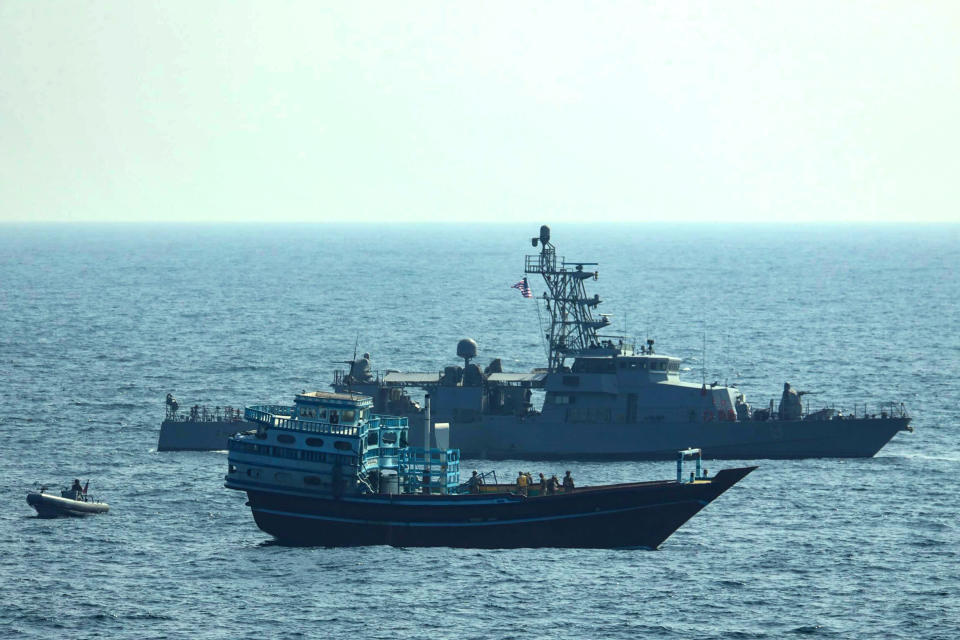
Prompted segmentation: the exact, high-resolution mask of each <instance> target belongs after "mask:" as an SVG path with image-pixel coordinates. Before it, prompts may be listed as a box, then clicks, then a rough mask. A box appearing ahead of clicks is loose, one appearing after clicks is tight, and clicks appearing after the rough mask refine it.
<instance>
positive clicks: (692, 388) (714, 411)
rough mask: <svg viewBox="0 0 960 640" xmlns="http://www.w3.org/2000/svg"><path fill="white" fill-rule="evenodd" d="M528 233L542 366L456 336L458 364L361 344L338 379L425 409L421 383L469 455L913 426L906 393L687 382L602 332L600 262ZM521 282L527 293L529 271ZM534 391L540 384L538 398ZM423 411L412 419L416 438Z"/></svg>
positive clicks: (378, 408) (638, 450)
mask: <svg viewBox="0 0 960 640" xmlns="http://www.w3.org/2000/svg"><path fill="white" fill-rule="evenodd" d="M532 244H533V246H534V247H537V246H539V248H540V252H539V254H535V255H528V256H527V257H526V264H525V273H526V274H529V275H540V276H542V277H543V279H544V281H545V282H546V286H547V291H546V292H545V293H544V295H543V302H544V305H545V307H546V310H547V312H548V314H549V317H550V327H549V329H548V330H547V332H546V339H547V345H548V349H549V354H548V358H549V361H548V363H547V367H546V368H544V369H535V370H533V371H531V372H529V373H505V372H503V370H502V366H501V362H500V360H499V359H496V360H493V361H492V362H491V363H490V364H489V365H488V366H487V367H486V368H484V369H481V368H480V366H479V365H477V364H475V363H474V362H471V361H472V360H473V359H474V358H476V356H477V345H476V343H475V342H474V341H473V340H470V339H464V340H461V341H460V343H459V344H458V345H457V355H458V356H459V357H460V358H462V359H463V366H447V367H445V368H444V369H443V371H439V372H437V373H401V372H396V371H388V372H386V373H384V374H379V373H374V372H372V371H371V368H370V358H369V354H364V356H363V357H361V358H356V357H354V359H353V360H350V361H348V362H347V363H348V364H349V365H350V368H349V370H348V371H338V372H336V374H335V377H334V383H333V385H332V386H333V387H334V389H335V390H336V391H338V392H350V393H360V394H363V395H368V396H371V397H372V398H373V399H374V411H375V412H377V413H381V414H389V415H396V416H405V417H408V418H414V417H415V416H417V415H418V414H419V413H420V412H421V410H420V407H419V404H418V403H417V402H415V401H414V400H413V399H412V398H411V396H410V395H409V393H408V390H409V389H411V388H416V389H419V390H421V391H422V392H426V393H429V394H430V400H431V404H432V411H433V419H434V421H435V422H441V423H443V422H446V423H448V424H449V432H448V433H449V440H450V441H449V446H451V447H455V448H459V449H460V450H461V454H462V455H463V456H464V457H470V458H488V459H507V458H523V459H547V460H550V459H632V460H642V459H658V460H660V459H663V460H666V459H672V458H673V457H675V456H676V452H677V451H678V450H680V449H684V448H686V447H699V448H701V449H702V450H703V453H704V456H705V457H710V458H726V459H730V458H733V459H757V458H860V457H871V456H873V455H874V454H876V453H877V452H878V451H879V450H880V449H881V448H882V447H883V446H884V445H885V444H886V443H887V442H889V441H890V439H891V438H893V436H894V435H896V434H897V432H899V431H912V428H911V427H910V416H909V415H908V413H907V411H906V409H905V408H904V406H903V404H902V403H900V404H896V403H886V404H877V405H875V406H877V407H878V410H877V413H873V414H867V413H866V410H865V409H864V411H863V413H857V412H854V413H853V414H844V413H843V412H842V411H838V410H836V409H821V410H818V411H814V412H807V411H805V410H804V408H803V402H802V401H801V399H802V396H803V395H804V393H805V392H803V391H798V390H796V389H793V388H791V386H790V385H789V384H784V390H783V395H782V397H781V401H780V404H779V406H774V403H773V401H771V402H770V405H768V406H765V407H764V408H762V409H756V408H751V406H750V405H749V404H748V403H747V401H746V398H745V396H744V395H743V393H742V392H741V391H740V390H739V389H737V388H736V387H730V386H718V385H716V384H712V385H707V384H694V383H690V382H684V381H682V380H680V362H681V360H680V358H676V357H672V356H668V355H663V354H660V353H656V351H655V350H654V341H653V340H647V343H646V344H641V345H640V347H639V349H637V348H636V345H635V344H633V343H632V342H631V341H630V340H628V338H627V337H626V336H618V335H603V334H600V333H599V331H601V330H604V329H606V328H607V327H608V326H609V324H610V321H609V319H608V318H607V317H606V316H605V315H602V314H599V315H598V318H594V316H593V310H594V309H596V307H597V305H599V304H600V297H599V296H598V295H593V296H590V295H588V294H587V292H586V286H585V284H586V281H588V280H590V279H595V278H596V277H597V271H596V266H597V263H592V262H567V261H565V260H564V259H563V258H562V257H560V258H558V256H557V253H556V249H555V247H554V246H553V244H551V242H550V229H549V227H547V226H542V227H540V235H539V236H538V237H535V238H532ZM518 288H520V289H521V291H522V292H523V293H524V295H525V296H529V291H528V289H527V286H526V278H525V279H524V281H523V282H522V283H518ZM535 390H542V391H543V394H542V397H543V402H542V405H541V406H539V407H538V406H534V403H533V401H532V400H533V392H534V391H535ZM539 395H541V394H538V396H539ZM422 422H423V421H422V420H419V419H411V420H410V423H411V429H410V431H411V433H410V438H411V440H412V441H414V442H419V441H420V438H422V435H418V434H417V433H416V430H417V429H418V428H419V429H422V427H421V426H420V425H421V424H422ZM443 431H444V430H443V429H441V430H440V432H443ZM444 446H446V444H444Z"/></svg>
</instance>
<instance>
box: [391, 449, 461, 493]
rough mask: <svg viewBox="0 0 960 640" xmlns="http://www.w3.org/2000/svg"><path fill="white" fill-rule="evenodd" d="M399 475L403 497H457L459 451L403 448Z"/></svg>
mask: <svg viewBox="0 0 960 640" xmlns="http://www.w3.org/2000/svg"><path fill="white" fill-rule="evenodd" d="M399 473H400V478H401V481H402V482H403V483H404V492H405V493H457V488H458V487H459V486H460V450H459V449H423V448H422V447H405V448H403V449H401V450H400V470H399Z"/></svg>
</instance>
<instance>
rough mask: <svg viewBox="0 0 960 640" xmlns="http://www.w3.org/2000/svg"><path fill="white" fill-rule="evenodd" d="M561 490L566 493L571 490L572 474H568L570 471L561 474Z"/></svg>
mask: <svg viewBox="0 0 960 640" xmlns="http://www.w3.org/2000/svg"><path fill="white" fill-rule="evenodd" d="M563 490H564V491H566V492H568V493H569V492H570V491H573V476H572V475H570V471H567V473H566V475H564V476H563Z"/></svg>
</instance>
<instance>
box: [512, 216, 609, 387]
mask: <svg viewBox="0 0 960 640" xmlns="http://www.w3.org/2000/svg"><path fill="white" fill-rule="evenodd" d="M531 243H532V244H533V246H534V247H536V246H537V245H538V244H539V245H540V253H539V254H537V255H528V256H527V257H526V265H525V269H524V272H525V273H528V274H534V273H538V274H540V275H541V276H543V279H544V281H545V282H546V283H547V292H544V294H543V299H544V305H545V306H546V309H547V311H548V312H549V313H550V329H549V330H548V332H547V334H546V337H547V346H548V349H549V356H548V363H549V370H550V371H559V370H561V369H562V368H563V366H564V360H565V359H566V358H570V357H576V356H577V355H582V354H586V353H587V352H590V353H591V354H594V355H612V354H616V353H619V352H620V348H619V347H615V346H613V343H612V342H610V341H605V343H604V344H605V345H609V346H604V345H602V344H601V342H600V340H599V338H598V336H597V329H600V328H603V327H605V326H607V325H608V324H610V320H609V318H608V317H607V316H606V315H601V316H600V319H599V320H594V319H593V315H592V314H591V311H590V310H591V309H592V308H593V307H596V306H597V305H599V304H600V302H601V300H600V296H598V295H594V296H593V297H588V296H587V291H586V287H585V286H584V282H585V281H586V280H589V279H590V278H593V279H594V280H596V279H597V277H598V275H599V274H598V272H597V271H596V270H595V268H596V266H597V263H596V262H566V261H565V260H564V258H562V257H561V258H560V260H559V262H558V261H557V251H556V248H555V247H554V246H553V245H552V244H551V243H550V227H548V226H547V225H543V226H541V227H540V235H539V237H536V238H532V239H531ZM584 267H594V270H586V269H584Z"/></svg>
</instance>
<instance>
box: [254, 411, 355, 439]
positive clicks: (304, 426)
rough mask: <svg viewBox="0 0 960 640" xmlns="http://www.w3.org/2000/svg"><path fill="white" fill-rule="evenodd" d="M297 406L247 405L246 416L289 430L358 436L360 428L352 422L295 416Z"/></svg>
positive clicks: (269, 425) (259, 422)
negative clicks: (332, 421)
mask: <svg viewBox="0 0 960 640" xmlns="http://www.w3.org/2000/svg"><path fill="white" fill-rule="evenodd" d="M295 409H296V407H294V406H292V405H277V404H267V405H258V406H253V407H247V408H246V409H245V410H244V416H245V417H246V419H247V420H249V421H251V422H256V423H258V424H263V425H266V426H268V427H272V428H275V429H285V430H287V431H309V432H311V433H327V434H333V435H338V436H356V435H357V434H358V432H359V431H358V428H357V426H356V425H352V424H332V423H330V422H322V421H320V420H310V419H307V418H293V417H291V416H292V414H293V413H294V412H295Z"/></svg>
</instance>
